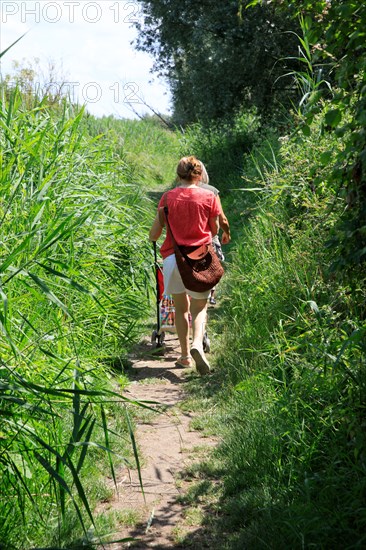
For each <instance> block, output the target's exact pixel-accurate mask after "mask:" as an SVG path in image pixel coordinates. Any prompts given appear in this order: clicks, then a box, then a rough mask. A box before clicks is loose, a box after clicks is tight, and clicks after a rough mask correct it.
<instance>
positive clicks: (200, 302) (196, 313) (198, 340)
mask: <svg viewBox="0 0 366 550" xmlns="http://www.w3.org/2000/svg"><path fill="white" fill-rule="evenodd" d="M190 309H191V314H192V347H198V348H202V342H203V335H204V332H205V326H206V316H207V299H206V298H203V299H197V298H191V308H190Z"/></svg>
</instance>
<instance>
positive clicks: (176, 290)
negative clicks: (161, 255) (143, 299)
mask: <svg viewBox="0 0 366 550" xmlns="http://www.w3.org/2000/svg"><path fill="white" fill-rule="evenodd" d="M163 275H164V294H183V293H184V292H185V293H186V294H188V295H189V296H191V298H196V299H197V300H200V299H202V300H207V298H208V297H209V295H210V291H209V290H206V291H205V292H194V291H193V290H188V288H185V286H184V284H183V281H182V277H181V276H180V273H179V270H178V267H177V262H176V259H175V254H171V255H170V256H168V257H167V258H165V259H164V261H163Z"/></svg>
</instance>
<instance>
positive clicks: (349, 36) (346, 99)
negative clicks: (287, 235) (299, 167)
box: [278, 0, 366, 272]
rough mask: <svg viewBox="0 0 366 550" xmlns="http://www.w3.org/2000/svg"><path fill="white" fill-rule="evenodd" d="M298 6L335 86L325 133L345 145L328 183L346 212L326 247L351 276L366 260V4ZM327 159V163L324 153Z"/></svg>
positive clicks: (309, 113) (314, 106) (315, 101)
mask: <svg viewBox="0 0 366 550" xmlns="http://www.w3.org/2000/svg"><path fill="white" fill-rule="evenodd" d="M278 4H280V7H281V9H284V10H286V9H287V8H289V9H291V10H293V8H294V6H295V3H294V2H292V1H285V2H278ZM296 8H297V10H299V11H300V12H302V13H303V14H305V15H306V17H305V19H303V31H304V37H305V38H306V40H307V42H308V43H309V44H310V45H311V52H312V59H311V63H312V64H316V65H318V66H323V68H324V70H325V71H326V72H327V74H329V75H330V77H331V80H332V82H333V83H334V87H333V93H332V97H331V98H330V99H329V105H328V109H327V111H326V112H325V113H324V121H323V126H322V132H330V133H333V134H334V135H335V136H337V137H338V139H339V140H340V142H341V143H342V147H340V148H339V149H338V154H337V159H336V162H335V164H334V169H333V171H332V174H331V176H330V182H331V183H332V185H333V187H334V189H336V190H337V192H338V194H339V196H341V197H342V198H343V199H344V212H343V214H342V215H341V216H340V217H339V220H338V223H337V224H336V225H335V227H334V231H333V234H332V236H331V238H330V240H329V243H328V244H329V246H331V247H332V248H333V253H334V254H335V257H336V258H335V261H334V264H333V267H334V269H338V270H339V269H344V270H345V271H348V272H351V271H352V270H355V269H362V267H361V266H362V264H364V261H365V258H366V237H365V235H366V231H365V228H366V206H365V205H366V200H365V198H366V158H365V150H366V138H365V132H364V127H365V112H366V88H365V70H366V61H365V59H366V56H365V48H366V46H365V36H364V28H365V25H366V6H365V5H364V4H362V5H360V3H359V2H355V1H354V0H344V1H342V2H327V1H325V0H324V1H319V2H316V3H310V2H308V1H307V0H306V1H303V2H296ZM319 91H320V92H321V90H319ZM322 95H323V96H324V93H323V94H321V93H320V94H314V95H313V97H312V101H311V102H310V105H308V108H307V110H306V112H305V113H304V117H305V122H306V125H307V127H309V126H310V125H311V122H312V120H313V117H314V114H316V113H318V112H319V111H320V109H321V106H320V105H319V98H320V97H321V96H322ZM326 96H327V97H328V96H329V94H328V91H327V93H326ZM309 131H310V129H309ZM330 154H331V153H330V152H329V154H328V156H329V155H330ZM323 158H324V162H327V158H326V156H325V155H324V157H323Z"/></svg>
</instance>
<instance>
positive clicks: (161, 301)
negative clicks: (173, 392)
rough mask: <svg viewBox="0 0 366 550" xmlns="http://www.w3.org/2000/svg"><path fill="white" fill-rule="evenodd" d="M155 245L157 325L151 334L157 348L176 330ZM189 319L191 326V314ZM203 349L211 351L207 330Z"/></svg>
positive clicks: (172, 303) (170, 302) (173, 312)
mask: <svg viewBox="0 0 366 550" xmlns="http://www.w3.org/2000/svg"><path fill="white" fill-rule="evenodd" d="M153 245H154V265H155V279H156V321H157V322H156V327H155V329H154V330H153V332H152V335H151V343H152V344H155V347H156V348H161V347H163V346H164V340H165V333H166V332H175V330H176V329H175V307H174V301H173V299H172V297H171V296H169V295H167V294H164V277H163V268H162V266H161V265H160V264H159V263H158V258H157V250H156V242H155V241H154V242H153ZM189 321H190V326H191V314H189ZM202 345H203V351H204V352H207V353H209V352H210V340H209V338H208V335H207V332H205V333H204V335H203V340H202Z"/></svg>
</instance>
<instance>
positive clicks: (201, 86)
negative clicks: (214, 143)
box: [137, 0, 298, 124]
mask: <svg viewBox="0 0 366 550" xmlns="http://www.w3.org/2000/svg"><path fill="white" fill-rule="evenodd" d="M140 4H141V7H142V13H143V21H142V22H141V23H139V24H138V25H137V27H138V30H139V38H138V41H137V48H138V49H140V50H143V51H147V52H149V53H151V54H152V55H153V56H154V57H155V66H154V69H155V71H156V72H157V73H158V74H159V75H161V76H164V77H165V78H167V80H168V82H169V84H170V87H171V91H172V97H173V107H174V118H175V120H176V121H177V122H179V123H182V124H185V123H190V122H195V121H197V120H205V121H207V120H212V119H218V118H222V117H224V116H227V115H231V114H232V113H234V112H235V111H236V110H237V109H238V108H240V107H243V106H244V107H245V108H251V107H256V108H258V109H259V110H260V111H261V112H263V111H268V109H269V108H270V106H273V105H274V104H276V103H277V102H278V101H281V102H286V101H287V100H288V98H289V96H290V95H291V93H293V90H292V89H291V88H290V87H289V86H287V87H288V88H289V89H286V85H288V84H289V81H285V80H281V78H280V77H281V76H282V75H283V74H284V73H286V64H287V61H286V59H285V58H286V56H289V55H292V56H293V55H294V54H295V53H296V48H297V42H296V37H295V36H294V35H293V34H289V33H288V32H287V31H289V30H290V29H292V30H293V29H294V28H295V29H296V28H297V27H298V25H297V23H296V22H294V20H291V19H290V18H289V17H284V15H283V13H282V12H280V13H279V12H278V10H275V9H273V7H272V6H270V5H258V6H256V7H254V8H252V9H250V10H239V3H238V1H237V0H229V1H227V2H215V1H214V0H203V1H202V2H200V3H197V2H195V1H194V0H181V1H179V2H178V1H176V0H169V1H168V2H167V1H166V0H152V1H141V2H140Z"/></svg>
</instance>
